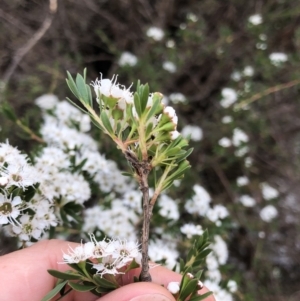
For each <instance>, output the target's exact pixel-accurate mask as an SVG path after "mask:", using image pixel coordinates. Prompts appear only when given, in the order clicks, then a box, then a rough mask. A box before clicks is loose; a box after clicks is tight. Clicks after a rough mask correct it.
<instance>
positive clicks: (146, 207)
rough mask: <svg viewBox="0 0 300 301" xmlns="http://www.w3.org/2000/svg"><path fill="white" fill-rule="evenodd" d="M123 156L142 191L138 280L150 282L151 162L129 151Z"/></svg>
mask: <svg viewBox="0 0 300 301" xmlns="http://www.w3.org/2000/svg"><path fill="white" fill-rule="evenodd" d="M124 154H125V157H126V159H127V160H128V161H129V163H131V165H132V167H133V169H134V170H135V173H136V176H137V178H138V181H139V185H140V190H141V191H142V193H143V229H142V236H141V243H142V267H141V274H140V281H144V282H151V281H152V279H151V275H150V273H149V262H148V261H149V259H148V257H149V256H148V245H149V232H150V220H151V215H152V207H153V206H152V205H150V200H149V185H148V175H149V173H150V171H151V168H152V167H151V164H150V163H149V162H148V161H147V160H143V161H139V160H138V158H137V157H136V155H135V154H134V153H133V152H131V151H125V153H124Z"/></svg>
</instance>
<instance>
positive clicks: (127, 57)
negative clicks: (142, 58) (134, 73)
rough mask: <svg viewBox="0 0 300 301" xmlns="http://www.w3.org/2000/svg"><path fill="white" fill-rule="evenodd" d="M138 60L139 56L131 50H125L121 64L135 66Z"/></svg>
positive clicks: (121, 57)
mask: <svg viewBox="0 0 300 301" xmlns="http://www.w3.org/2000/svg"><path fill="white" fill-rule="evenodd" d="M137 62H138V59H137V57H136V56H135V55H134V54H132V53H131V52H128V51H125V52H123V53H122V54H121V56H120V58H119V62H118V63H119V65H120V66H126V65H128V66H131V67H133V66H135V65H136V64H137Z"/></svg>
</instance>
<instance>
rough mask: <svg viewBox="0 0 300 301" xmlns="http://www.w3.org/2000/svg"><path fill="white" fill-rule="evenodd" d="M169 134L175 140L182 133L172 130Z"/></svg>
mask: <svg viewBox="0 0 300 301" xmlns="http://www.w3.org/2000/svg"><path fill="white" fill-rule="evenodd" d="M169 134H170V138H171V140H175V139H177V138H178V137H179V136H180V133H179V132H178V131H172V132H169Z"/></svg>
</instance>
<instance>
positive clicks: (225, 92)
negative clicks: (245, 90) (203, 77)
mask: <svg viewBox="0 0 300 301" xmlns="http://www.w3.org/2000/svg"><path fill="white" fill-rule="evenodd" d="M221 94H222V97H223V98H222V99H221V101H220V104H221V106H222V107H223V108H228V107H230V106H231V105H232V104H234V103H235V102H236V101H237V93H236V91H235V90H233V89H231V88H224V89H222V91H221Z"/></svg>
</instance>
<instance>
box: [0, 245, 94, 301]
mask: <svg viewBox="0 0 300 301" xmlns="http://www.w3.org/2000/svg"><path fill="white" fill-rule="evenodd" d="M76 245H78V244H75V243H67V242H65V241H60V240H47V241H40V242H38V243H36V244H35V245H33V246H32V247H29V248H26V249H22V250H19V251H16V252H13V253H9V254H7V255H4V256H1V257H0V284H1V298H0V299H1V301H11V300H18V301H29V300H30V301H40V300H41V299H42V298H43V297H44V296H45V295H46V294H47V293H48V292H49V291H50V290H51V289H53V287H54V285H55V283H56V279H55V278H54V277H52V276H51V275H50V274H49V273H48V272H47V269H56V270H60V271H66V270H68V269H70V267H69V266H68V265H66V264H59V262H62V255H63V252H65V253H66V252H67V250H68V248H69V246H71V247H76ZM96 299H97V297H95V296H94V295H92V294H90V293H87V294H83V293H81V294H80V293H77V292H72V293H70V294H69V295H68V296H67V297H66V298H65V299H64V301H71V300H72V301H79V300H85V301H93V300H96Z"/></svg>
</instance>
